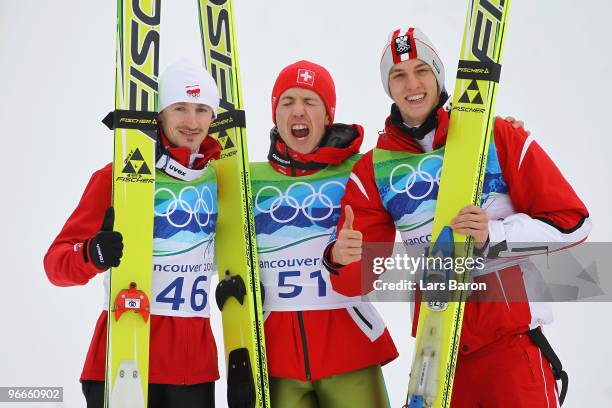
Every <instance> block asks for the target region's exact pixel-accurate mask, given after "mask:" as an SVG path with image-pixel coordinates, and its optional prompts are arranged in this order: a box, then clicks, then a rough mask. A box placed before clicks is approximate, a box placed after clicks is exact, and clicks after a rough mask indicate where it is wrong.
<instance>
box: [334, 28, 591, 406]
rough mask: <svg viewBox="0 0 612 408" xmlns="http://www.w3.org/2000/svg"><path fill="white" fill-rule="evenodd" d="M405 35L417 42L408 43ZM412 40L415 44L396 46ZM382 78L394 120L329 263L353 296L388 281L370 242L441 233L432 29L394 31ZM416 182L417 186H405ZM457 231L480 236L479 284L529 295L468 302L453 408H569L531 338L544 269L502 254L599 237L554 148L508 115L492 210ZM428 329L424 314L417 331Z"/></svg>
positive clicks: (469, 211) (360, 178)
mask: <svg viewBox="0 0 612 408" xmlns="http://www.w3.org/2000/svg"><path fill="white" fill-rule="evenodd" d="M399 37H401V38H402V39H406V41H397V39H398V38H399ZM400 42H401V43H406V44H408V46H405V47H399V46H396V45H397V44H399V43H400ZM380 70H381V78H382V82H383V88H384V89H385V91H386V92H387V94H388V95H389V96H390V97H391V98H392V99H393V102H394V104H393V106H392V108H391V115H390V116H389V117H388V118H387V120H386V122H385V131H384V132H383V133H381V135H380V137H379V140H378V144H377V147H376V148H375V149H373V150H371V151H369V152H368V153H366V154H365V155H364V156H363V157H362V158H361V159H360V160H359V161H358V162H357V163H356V165H355V167H354V169H353V172H352V174H351V176H350V180H349V182H348V183H347V186H346V194H345V196H344V199H343V200H342V206H343V211H342V215H341V217H340V219H339V221H338V230H339V233H338V235H337V240H336V241H335V243H333V244H330V246H329V247H328V251H326V255H325V261H326V262H327V263H328V264H329V265H330V268H331V269H332V271H331V272H332V275H331V281H332V284H333V287H334V289H335V290H337V291H338V292H339V293H342V294H344V295H346V296H358V295H360V294H362V293H367V292H369V291H371V290H372V286H370V285H368V284H367V283H366V282H373V281H374V280H375V279H376V278H377V276H376V275H375V274H374V273H371V268H368V267H367V265H365V267H364V266H362V262H359V261H360V260H361V256H362V251H363V248H362V246H363V245H364V243H365V244H367V243H387V244H389V245H392V243H393V242H394V238H395V234H396V230H400V232H401V235H402V240H403V242H404V244H405V245H406V246H407V249H408V250H410V247H411V246H412V245H414V244H412V243H414V242H422V239H427V237H431V235H430V234H431V228H432V221H433V216H434V209H435V203H436V197H437V194H438V188H437V187H438V186H437V183H438V182H439V177H440V169H441V165H442V161H443V157H444V146H445V142H446V136H447V131H448V123H449V111H448V108H447V107H446V106H445V104H446V102H447V100H448V95H447V93H446V91H445V84H444V66H443V64H442V61H441V60H440V58H439V56H438V53H437V51H436V49H435V47H434V46H433V44H432V43H431V42H430V41H429V39H428V38H427V37H426V36H425V35H424V34H423V33H422V32H421V31H420V30H418V29H416V28H410V29H408V30H402V29H400V30H396V31H394V32H393V33H392V34H391V36H390V37H389V39H388V41H387V43H386V44H385V48H384V50H383V55H382V58H381V62H380ZM398 162H400V163H401V164H400V166H403V167H402V168H401V169H400V168H397V163H398ZM393 166H396V167H393ZM389 171H390V173H389ZM393 175H395V176H396V177H395V178H394V177H393ZM405 177H408V179H409V180H412V182H406V183H401V185H400V183H398V184H397V185H395V184H393V183H394V182H395V181H396V180H407V179H406V178H405ZM528 186H529V188H528ZM424 220H425V221H426V222H423V221H424ZM427 220H428V221H427ZM410 226H412V227H410ZM451 228H452V229H453V231H454V232H455V233H459V234H465V235H468V236H471V237H473V238H474V241H475V242H476V244H475V246H476V248H477V250H478V251H480V253H482V254H483V255H484V256H485V257H486V258H487V260H486V263H485V270H484V273H482V274H481V273H480V272H479V274H478V275H479V276H476V277H475V279H476V280H482V281H486V282H489V284H490V285H491V286H490V287H489V288H491V287H495V288H497V289H499V291H500V292H502V293H506V291H508V293H510V292H509V291H510V289H512V290H513V291H515V292H514V293H516V291H517V290H521V293H523V294H525V298H522V299H508V301H506V302H504V301H497V302H487V303H475V302H468V303H467V305H466V308H465V314H464V321H463V330H462V333H461V340H460V344H459V357H458V361H457V366H456V374H455V380H454V389H453V396H452V400H451V404H452V406H453V407H466V408H468V407H469V408H473V407H501V408H503V407H527V406H529V407H552V406H557V404H558V400H557V393H556V383H555V379H554V377H553V372H552V370H551V367H550V364H548V363H547V361H546V357H545V355H544V353H543V351H544V350H540V348H538V347H537V346H536V345H535V344H534V343H533V342H532V340H531V337H530V336H531V333H530V332H534V331H536V332H538V333H539V332H540V328H541V326H542V325H544V324H547V323H550V321H551V319H552V318H551V313H550V310H549V306H548V305H547V304H545V303H529V297H528V294H529V293H531V292H530V288H529V287H528V285H527V284H526V281H527V276H528V275H529V273H530V271H531V272H532V273H533V271H532V269H533V265H532V264H531V263H530V262H529V260H528V258H520V259H514V260H513V261H512V260H511V261H509V260H508V259H507V258H506V259H505V260H504V259H501V258H500V257H499V254H500V252H504V251H507V250H509V249H512V248H515V249H516V248H520V247H524V246H528V245H525V244H521V243H526V242H527V243H528V242H531V243H533V242H539V243H546V242H555V243H567V245H568V246H569V245H572V244H575V243H577V242H580V241H583V240H584V239H586V237H587V235H588V233H589V231H590V220H589V215H588V211H587V209H586V208H585V206H584V204H583V203H582V202H581V200H580V199H579V198H578V197H577V195H576V193H575V192H574V191H573V189H572V188H571V186H570V185H569V183H568V182H567V181H566V180H565V179H564V178H563V176H562V175H561V173H560V171H559V170H558V169H557V167H556V166H555V165H554V163H553V162H552V160H551V159H550V158H549V157H548V156H547V155H546V153H545V152H544V151H543V150H542V148H541V147H540V146H538V144H537V143H536V142H534V141H533V140H532V139H531V137H528V135H527V133H525V132H524V131H523V130H522V129H514V128H513V127H512V126H511V125H510V124H509V123H507V122H505V121H503V120H500V119H497V120H495V126H494V137H493V138H492V140H491V144H490V148H489V154H488V161H487V170H486V176H485V185H484V187H483V199H482V205H481V207H477V206H468V207H465V208H464V209H463V210H461V211H460V212H459V214H457V216H456V217H455V219H454V220H453V221H452V223H451ZM429 239H430V238H429ZM333 269H335V270H333ZM369 271H370V272H369ZM362 273H363V275H362ZM491 277H493V278H491ZM495 285H498V286H499V287H497V286H495ZM521 288H522V289H521ZM417 322H418V309H417V311H416V313H415V316H413V334H414V333H415V332H416V325H417Z"/></svg>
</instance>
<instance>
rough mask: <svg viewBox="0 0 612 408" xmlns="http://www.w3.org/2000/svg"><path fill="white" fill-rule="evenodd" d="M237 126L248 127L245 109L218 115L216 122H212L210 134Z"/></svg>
mask: <svg viewBox="0 0 612 408" xmlns="http://www.w3.org/2000/svg"><path fill="white" fill-rule="evenodd" d="M236 127H246V115H245V113H244V111H243V110H231V111H227V112H223V113H220V114H218V115H217V117H216V118H215V120H214V122H213V123H211V124H210V128H209V129H208V132H209V133H210V134H213V133H217V132H221V131H223V130H228V129H233V128H236Z"/></svg>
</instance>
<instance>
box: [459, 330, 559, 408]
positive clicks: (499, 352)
mask: <svg viewBox="0 0 612 408" xmlns="http://www.w3.org/2000/svg"><path fill="white" fill-rule="evenodd" d="M558 406H559V403H558V399H557V388H556V383H555V380H554V377H553V373H552V369H551V367H550V364H549V363H548V361H547V360H546V357H544V355H543V354H542V353H541V352H540V349H539V348H538V347H537V346H536V345H535V344H533V342H532V341H531V339H530V338H529V337H528V336H527V335H525V334H518V335H513V336H508V337H506V338H503V339H500V340H499V341H497V342H495V343H493V344H491V345H489V346H486V347H484V348H483V349H481V350H478V351H475V352H473V353H471V354H467V355H461V354H460V355H459V357H458V360H457V370H456V374H455V382H454V386H453V396H452V400H451V407H452V408H510V407H512V408H557V407H558Z"/></svg>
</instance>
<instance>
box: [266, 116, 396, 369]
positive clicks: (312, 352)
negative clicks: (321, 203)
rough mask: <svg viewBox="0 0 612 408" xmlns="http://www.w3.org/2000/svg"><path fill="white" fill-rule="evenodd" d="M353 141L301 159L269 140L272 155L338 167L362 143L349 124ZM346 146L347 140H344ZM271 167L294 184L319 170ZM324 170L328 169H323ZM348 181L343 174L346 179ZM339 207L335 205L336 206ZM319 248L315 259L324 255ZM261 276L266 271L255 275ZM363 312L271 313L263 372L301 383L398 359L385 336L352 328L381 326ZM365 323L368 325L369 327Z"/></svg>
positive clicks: (368, 310) (277, 141)
mask: <svg viewBox="0 0 612 408" xmlns="http://www.w3.org/2000/svg"><path fill="white" fill-rule="evenodd" d="M352 127H353V128H354V129H356V130H357V131H358V133H359V134H358V136H357V137H356V138H354V139H353V140H352V141H350V143H346V144H344V145H345V146H346V147H340V146H336V147H330V146H323V147H320V148H319V149H318V150H317V151H315V152H314V153H311V154H300V153H298V152H295V151H293V150H291V149H290V148H289V147H288V146H286V145H285V144H284V143H283V142H282V140H281V139H280V138H276V139H274V138H273V140H272V143H273V145H272V152H273V153H274V154H276V155H278V156H281V160H284V159H286V160H287V161H288V160H289V159H291V160H293V161H294V162H296V163H298V164H296V166H299V163H302V164H308V163H313V162H314V163H324V164H328V165H330V166H333V165H337V164H340V163H342V162H343V161H345V160H347V159H348V158H349V157H352V156H353V155H355V154H356V153H358V152H359V147H360V146H361V142H362V141H363V128H362V127H361V126H358V125H352ZM347 142H348V141H347ZM270 165H271V166H272V167H273V168H274V169H275V170H276V171H277V172H278V173H280V174H283V175H285V176H287V177H291V178H294V179H296V180H299V179H300V177H301V176H306V175H308V174H312V173H315V172H317V171H319V170H307V171H304V170H300V169H299V168H296V167H292V166H291V165H285V166H283V165H279V164H278V163H275V162H273V161H270ZM324 167H327V166H324ZM347 176H348V174H347ZM337 204H339V203H334V205H335V206H336V205H337ZM324 249H325V248H324V247H322V248H321V250H320V254H321V255H322V254H323V250H324ZM260 272H261V273H265V271H260ZM367 306H368V307H366V308H364V309H363V310H357V311H351V312H349V310H348V308H341V309H331V310H304V311H273V312H269V313H267V314H266V316H265V317H266V320H265V334H266V352H267V357H268V371H269V375H270V376H271V377H280V378H293V379H297V380H300V381H315V380H319V379H321V378H325V377H329V376H332V375H337V374H343V373H348V372H351V371H355V370H359V369H362V368H365V367H369V366H372V365H375V364H381V365H384V364H386V363H388V362H390V361H392V360H394V359H395V358H396V357H397V356H398V352H397V349H396V348H395V345H394V343H393V340H392V339H391V336H390V334H389V331H388V330H387V329H386V328H384V330H383V331H382V334H381V335H380V336H378V337H377V338H376V339H374V340H370V338H369V337H368V336H366V334H364V331H363V330H362V329H361V328H360V327H359V325H358V324H357V323H356V318H355V317H351V313H352V314H353V315H355V314H359V317H360V318H361V320H362V321H361V322H360V324H362V325H363V324H365V325H369V324H371V323H373V321H376V324H378V323H380V324H382V325H383V327H384V322H382V319H381V318H380V316H379V315H378V313H377V312H376V310H375V309H374V308H373V307H372V306H370V305H367ZM368 320H371V321H370V322H368Z"/></svg>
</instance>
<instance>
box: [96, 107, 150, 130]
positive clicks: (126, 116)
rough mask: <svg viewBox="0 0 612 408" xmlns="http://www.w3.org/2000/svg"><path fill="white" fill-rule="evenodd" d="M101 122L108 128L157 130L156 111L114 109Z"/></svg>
mask: <svg viewBox="0 0 612 408" xmlns="http://www.w3.org/2000/svg"><path fill="white" fill-rule="evenodd" d="M102 123H104V124H105V125H106V127H108V128H109V129H110V130H115V129H137V130H143V131H145V130H149V131H150V130H153V131H156V130H157V112H142V111H133V110H120V109H117V110H114V111H112V112H109V113H108V115H106V116H105V117H104V119H102Z"/></svg>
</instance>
